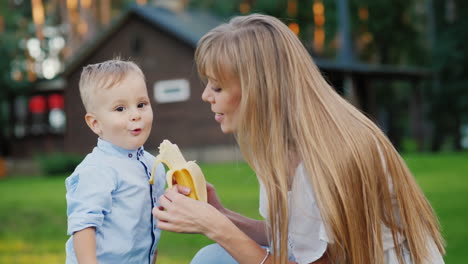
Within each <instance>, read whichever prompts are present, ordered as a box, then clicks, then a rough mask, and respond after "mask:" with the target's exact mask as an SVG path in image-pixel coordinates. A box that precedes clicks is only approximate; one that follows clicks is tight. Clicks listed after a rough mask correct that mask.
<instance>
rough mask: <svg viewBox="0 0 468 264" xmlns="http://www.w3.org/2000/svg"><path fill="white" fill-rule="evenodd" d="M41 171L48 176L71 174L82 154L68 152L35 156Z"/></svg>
mask: <svg viewBox="0 0 468 264" xmlns="http://www.w3.org/2000/svg"><path fill="white" fill-rule="evenodd" d="M36 159H37V161H38V163H39V166H40V168H41V172H42V173H43V174H44V175H48V176H60V175H62V174H71V173H72V172H73V171H74V170H75V168H76V166H78V164H79V163H80V162H81V161H82V160H83V156H81V155H74V154H68V153H59V152H57V153H51V154H45V155H39V156H37V157H36Z"/></svg>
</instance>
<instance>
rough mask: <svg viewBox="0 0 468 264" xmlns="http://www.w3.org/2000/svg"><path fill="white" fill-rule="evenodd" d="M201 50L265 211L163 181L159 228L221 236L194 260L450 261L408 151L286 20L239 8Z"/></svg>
mask: <svg viewBox="0 0 468 264" xmlns="http://www.w3.org/2000/svg"><path fill="white" fill-rule="evenodd" d="M195 56H196V62H197V66H198V71H199V73H200V75H201V77H203V78H204V79H206V80H207V85H206V88H205V90H204V92H203V95H202V99H203V100H204V101H206V102H208V103H210V104H211V109H212V111H213V112H214V113H215V119H216V121H217V122H219V123H220V126H221V130H222V131H223V133H234V135H235V136H236V139H237V142H238V144H239V146H240V149H241V151H242V153H243V155H244V158H245V160H246V161H247V162H248V163H249V165H250V166H251V167H252V168H253V170H254V171H255V173H256V175H257V178H258V180H259V182H260V187H261V188H260V213H261V215H262V216H263V217H264V218H265V219H266V221H256V220H252V219H248V218H246V217H243V216H241V215H239V214H236V213H234V212H232V211H229V210H227V209H225V208H224V207H223V206H222V205H221V203H220V202H219V199H218V197H217V195H216V192H215V191H214V188H213V187H212V186H208V195H209V198H208V202H209V204H206V203H201V202H199V201H195V200H191V199H189V198H187V197H185V196H184V194H187V193H188V192H190V190H187V189H186V188H183V187H182V186H179V187H178V188H176V189H172V190H168V191H167V192H166V194H165V195H163V196H161V198H160V203H161V207H160V208H155V209H154V210H153V214H154V216H155V217H156V218H158V219H159V220H160V221H159V227H160V228H161V229H163V230H169V231H174V232H186V233H200V234H204V235H206V236H207V237H208V238H210V239H212V240H213V241H215V242H216V243H217V244H218V245H219V246H221V247H222V248H221V247H219V246H211V247H209V248H206V249H204V250H203V251H202V252H201V253H200V254H199V256H200V255H202V257H198V256H197V257H196V260H194V261H193V262H192V263H210V262H209V260H207V259H206V256H218V255H216V254H223V250H226V252H227V253H229V255H230V256H229V255H228V257H227V258H226V261H227V259H229V258H231V256H232V258H233V259H235V261H237V262H238V263H352V264H362V263H418V264H419V263H443V259H442V255H443V254H444V245H443V239H442V237H441V234H440V232H439V225H438V221H437V219H436V217H435V215H434V212H433V210H432V208H431V206H430V204H429V202H428V201H427V200H426V198H425V197H424V194H423V193H422V191H421V190H420V188H419V187H418V185H417V184H416V182H415V180H414V178H413V176H412V175H411V173H410V171H409V170H408V168H407V166H406V165H405V163H404V161H403V160H402V159H401V157H400V156H399V154H398V153H397V151H396V150H395V148H394V147H393V146H392V144H391V143H390V142H389V140H388V139H387V138H386V136H385V135H384V134H383V133H382V131H381V130H380V129H379V128H378V127H377V126H376V125H375V124H373V123H372V122H371V121H370V120H369V119H368V118H366V117H365V116H364V115H363V114H362V113H360V112H359V110H357V109H356V108H355V107H353V106H352V105H351V104H350V103H348V102H347V101H346V100H344V99H342V98H341V97H340V96H339V95H338V94H337V93H336V92H335V90H334V89H333V88H332V87H330V85H329V84H328V83H327V82H326V81H325V80H324V78H323V77H322V75H321V74H320V72H319V70H318V69H317V66H316V65H315V64H314V62H313V61H312V59H311V58H310V56H309V54H308V52H307V51H306V49H305V48H304V47H303V45H302V44H301V42H300V41H299V39H298V38H297V37H296V36H295V35H294V34H293V33H292V32H291V31H290V30H289V29H288V28H287V27H286V26H285V25H284V24H283V23H281V22H280V21H279V20H278V19H276V18H274V17H270V16H265V15H258V14H253V15H249V16H241V17H235V18H233V19H232V20H231V21H230V22H229V23H228V24H223V25H221V26H218V27H217V28H215V29H213V30H211V31H210V32H209V33H207V34H206V35H205V36H204V37H203V38H202V39H201V40H200V42H199V45H198V47H197V50H196V54H195ZM261 245H264V246H265V245H267V246H268V248H269V249H271V252H272V253H271V254H269V250H268V249H267V250H265V248H264V247H262V246H261ZM207 252H208V253H207ZM214 258H215V259H217V258H218V257H214ZM232 258H231V260H232ZM213 263H224V262H223V261H221V260H220V259H217V260H214V261H213ZM226 263H231V262H228V261H227V262H226ZM234 263H235V262H234Z"/></svg>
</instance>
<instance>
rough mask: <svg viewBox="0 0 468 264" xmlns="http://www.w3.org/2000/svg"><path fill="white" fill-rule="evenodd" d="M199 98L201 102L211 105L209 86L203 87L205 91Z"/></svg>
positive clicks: (211, 95) (211, 96) (211, 97)
mask: <svg viewBox="0 0 468 264" xmlns="http://www.w3.org/2000/svg"><path fill="white" fill-rule="evenodd" d="M201 97H202V100H203V101H205V102H207V103H213V94H212V93H211V89H210V87H209V85H207V86H205V90H203V93H202V96H201Z"/></svg>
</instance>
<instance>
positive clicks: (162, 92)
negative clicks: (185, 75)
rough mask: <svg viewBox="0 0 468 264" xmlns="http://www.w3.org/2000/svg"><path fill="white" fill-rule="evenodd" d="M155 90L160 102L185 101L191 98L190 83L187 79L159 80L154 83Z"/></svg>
mask: <svg viewBox="0 0 468 264" xmlns="http://www.w3.org/2000/svg"><path fill="white" fill-rule="evenodd" d="M153 92H154V93H153V94H154V100H156V102H158V103H173V102H183V101H187V100H188V99H189V98H190V84H189V82H188V81H187V80H185V79H177V80H165V81H159V82H156V83H155V84H154V86H153Z"/></svg>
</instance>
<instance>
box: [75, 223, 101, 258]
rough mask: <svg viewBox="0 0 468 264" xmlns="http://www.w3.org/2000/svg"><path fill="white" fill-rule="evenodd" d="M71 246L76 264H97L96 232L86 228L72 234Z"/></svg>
mask: <svg viewBox="0 0 468 264" xmlns="http://www.w3.org/2000/svg"><path fill="white" fill-rule="evenodd" d="M73 245H74V247H75V255H76V258H77V260H78V263H86V264H97V263H98V262H97V258H96V230H95V228H94V227H88V228H85V229H83V230H80V231H77V232H75V233H74V234H73Z"/></svg>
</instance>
